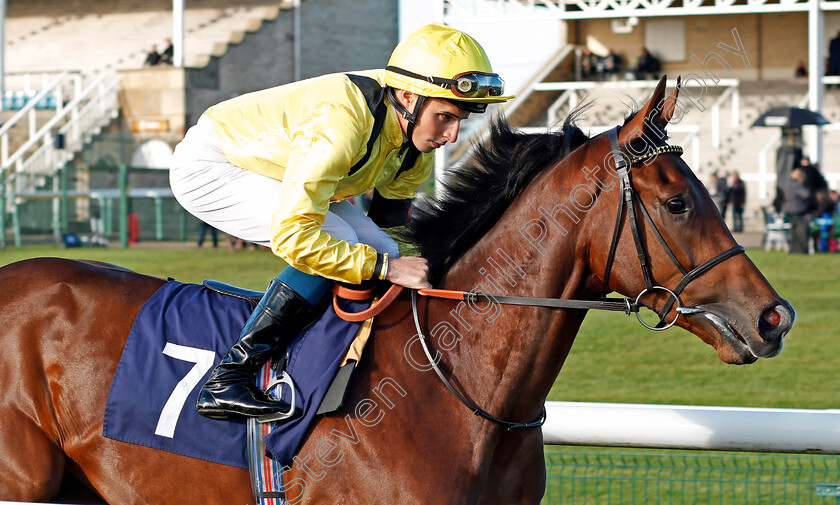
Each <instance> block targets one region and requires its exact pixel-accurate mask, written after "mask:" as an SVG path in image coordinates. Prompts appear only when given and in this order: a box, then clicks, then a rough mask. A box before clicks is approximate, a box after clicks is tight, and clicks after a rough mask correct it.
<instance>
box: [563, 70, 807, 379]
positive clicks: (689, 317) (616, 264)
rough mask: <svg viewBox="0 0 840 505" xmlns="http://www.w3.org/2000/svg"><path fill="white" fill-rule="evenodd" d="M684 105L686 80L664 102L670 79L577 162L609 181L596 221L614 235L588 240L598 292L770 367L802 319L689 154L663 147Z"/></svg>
mask: <svg viewBox="0 0 840 505" xmlns="http://www.w3.org/2000/svg"><path fill="white" fill-rule="evenodd" d="M678 96H679V80H678V81H677V86H676V88H675V89H674V91H673V93H671V94H670V95H669V96H666V95H665V77H663V78H662V79H661V80H660V81H659V84H658V86H657V87H656V90H655V91H654V93H653V95H652V96H651V97H650V99H649V100H648V101H647V102H646V103H645V104H644V105H643V106H642V107H641V108H640V109H639V111H638V112H636V113H635V114H633V115H632V116H631V117H630V118H629V119H627V120H626V121H625V124H624V125H622V126H620V127H616V128H615V129H613V130H611V131H609V132H607V133H604V134H601V135H599V136H598V137H597V138H595V139H593V141H591V142H589V143H587V144H586V145H584V146H582V148H581V149H579V151H581V152H579V153H575V154H576V156H580V157H585V159H587V160H592V159H595V160H598V161H601V162H602V163H603V164H604V166H605V167H608V169H607V170H605V172H607V173H609V175H610V178H609V180H604V181H603V182H602V184H601V185H602V186H603V187H602V188H601V189H602V191H601V195H602V196H606V195H608V194H609V195H610V196H609V197H608V198H607V199H606V201H604V202H599V206H600V209H598V212H596V213H593V214H594V215H593V217H596V215H597V217H598V218H599V219H601V220H603V219H608V220H609V219H612V220H615V231H614V234H613V235H612V236H609V235H606V236H605V235H604V234H603V233H601V234H593V235H591V236H592V242H591V244H590V245H589V247H588V249H589V250H590V251H591V252H592V253H591V255H590V266H591V270H592V272H593V275H594V276H596V279H593V282H594V283H595V284H597V283H600V284H601V285H602V286H603V287H604V289H603V292H604V293H606V292H608V291H616V292H618V293H621V294H623V295H625V296H629V297H631V298H634V299H636V300H638V301H639V302H640V303H642V304H644V305H645V306H647V307H650V308H651V309H652V310H654V311H656V312H658V313H659V317H660V318H661V319H662V321H665V322H667V323H671V322H674V323H675V324H676V325H678V326H680V327H682V328H685V329H686V330H688V331H690V332H691V333H694V334H695V335H697V336H698V337H700V338H701V339H702V340H703V341H705V342H706V343H708V344H710V345H711V346H713V347H714V348H715V349H716V350H717V353H718V356H719V357H720V359H721V360H722V361H724V362H726V363H732V364H745V363H752V362H754V361H756V359H758V358H769V357H773V356H775V355H777V354H778V353H779V352H781V350H782V345H783V338H784V336H785V335H786V334H787V333H788V332H789V331H790V329H791V328H792V326H793V324H794V321H795V318H796V315H795V311H794V310H793V307H792V306H791V305H790V304H789V303H788V302H787V301H786V300H785V299H783V298H782V297H780V296H779V294H778V293H776V291H775V290H774V289H773V288H772V287H771V286H770V284H769V283H768V282H767V280H766V279H765V278H764V276H763V275H762V274H761V273H760V272H759V271H758V269H757V268H756V266H755V265H754V264H753V263H752V261H750V259H749V258H748V257H747V255H746V254H742V253H743V248H741V247H740V246H738V245H737V243H736V241H735V239H734V238H733V236H732V234H731V233H730V232H729V229H728V228H727V227H726V224H725V223H724V220H723V218H722V217H721V215H720V212H719V211H718V209H717V207H716V205H715V204H714V202H713V201H712V199H711V197H710V196H709V193H708V191H707V190H706V189H705V187H704V186H703V184H702V183H701V182H700V181H699V180H698V179H697V177H696V176H695V175H694V173H693V172H692V171H691V169H690V168H689V167H688V165H687V164H686V163H685V162H684V161H683V160H682V158H681V157H680V156H679V154H680V153H681V152H682V149H681V148H679V147H678V146H669V145H668V144H667V143H666V139H667V136H666V135H665V126H666V125H667V124H668V122H669V121H671V120H672V119H673V118H674V116H675V114H676V113H677V111H678V108H677V106H678V104H679V103H678V100H677V99H678ZM607 183H609V184H610V185H611V186H607ZM605 189H609V190H610V191H603V190H605ZM607 202H612V203H607ZM616 208H618V209H619V211H618V212H619V213H621V214H623V216H621V215H619V216H618V218H616V210H615V209H616ZM593 210H594V209H593ZM596 221H597V219H596ZM600 226H601V228H603V223H601V224H600ZM660 326H661V324H660Z"/></svg>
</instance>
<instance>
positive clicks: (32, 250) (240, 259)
mask: <svg viewBox="0 0 840 505" xmlns="http://www.w3.org/2000/svg"><path fill="white" fill-rule="evenodd" d="M37 256H54V257H60V258H76V259H90V260H97V261H105V262H108V263H113V264H115V265H120V266H122V267H125V268H128V269H130V270H134V271H135V272H139V273H143V274H147V275H154V276H157V277H163V278H166V277H173V278H174V279H175V280H178V281H181V282H201V280H202V279H206V278H213V279H218V280H221V281H224V282H229V283H231V284H236V285H237V286H241V287H244V288H249V289H260V290H262V289H265V287H266V286H268V283H269V282H270V281H271V278H272V277H274V276H275V275H277V274H278V273H279V272H280V271H281V270H282V269H283V268H284V267H285V266H286V264H285V263H284V262H283V261H282V260H281V259H280V258H278V257H277V256H274V255H273V254H271V252H270V251H268V250H258V251H254V250H250V249H247V250H241V251H236V252H234V253H232V252H230V251H229V250H227V249H226V248H220V249H212V248H206V247H205V248H202V249H197V248H195V247H194V246H192V244H187V245H184V246H183V247H172V248H169V247H167V248H157V247H155V248H145V247H131V248H128V249H119V248H107V249H101V248H90V249H87V248H85V249H81V248H74V249H60V248H58V247H55V246H37V247H28V246H27V247H21V248H19V249H13V248H8V249H6V250H4V251H0V265H5V264H8V263H12V262H15V261H19V260H22V259H26V258H34V257H37Z"/></svg>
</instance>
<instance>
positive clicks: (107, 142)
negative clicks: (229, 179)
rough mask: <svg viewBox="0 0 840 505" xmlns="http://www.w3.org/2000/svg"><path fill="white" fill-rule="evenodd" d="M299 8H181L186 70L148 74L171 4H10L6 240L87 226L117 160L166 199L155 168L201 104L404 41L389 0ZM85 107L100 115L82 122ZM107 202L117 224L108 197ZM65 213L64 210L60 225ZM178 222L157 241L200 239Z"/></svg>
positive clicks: (199, 2) (254, 1) (147, 219)
mask: <svg viewBox="0 0 840 505" xmlns="http://www.w3.org/2000/svg"><path fill="white" fill-rule="evenodd" d="M293 7H294V5H293V3H292V2H288V1H285V2H280V1H269V0H242V1H237V2H235V3H231V2H224V1H221V0H191V1H190V2H186V8H185V12H184V14H183V19H184V35H185V41H184V46H183V54H184V62H185V64H184V66H183V67H175V66H168V65H163V66H161V65H159V66H155V67H145V68H144V67H143V62H144V60H145V57H146V53H147V51H148V50H149V48H150V46H151V45H152V44H154V45H156V46H157V48H158V50H162V49H163V47H164V44H165V41H166V39H167V38H173V35H172V33H173V12H172V2H167V1H160V0H119V1H108V2H106V1H94V2H79V1H74V0H38V1H24V0H20V1H15V0H11V1H9V2H8V9H7V20H6V27H7V28H6V40H7V45H6V47H7V48H6V55H7V56H6V60H5V69H6V89H7V95H9V99H8V100H6V101H5V102H6V103H4V105H6V106H5V107H4V108H5V109H7V110H4V111H3V112H2V113H0V119H2V121H3V127H2V128H0V139H2V140H0V142H2V145H3V148H2V153H3V154H2V166H3V168H4V174H5V175H6V178H7V179H6V181H5V184H4V190H3V196H2V197H0V200H3V201H0V205H3V206H5V207H6V211H7V218H6V219H5V220H3V221H0V238H2V239H4V240H5V238H6V235H7V233H9V227H6V223H10V224H12V226H11V228H13V229H14V239H15V242H19V241H20V235H21V234H24V235H27V234H42V235H44V234H46V235H49V234H50V233H52V235H53V236H54V237H58V236H59V228H61V229H62V230H64V231H66V230H65V228H66V227H65V226H63V224H66V226H67V227H69V229H70V230H71V231H74V230H78V231H83V230H85V229H86V228H87V226H88V225H87V219H88V214H89V210H88V209H89V202H88V201H87V199H86V198H84V195H86V194H87V193H86V192H90V191H93V190H100V189H117V182H118V181H117V179H118V178H117V175H116V174H117V172H118V167H119V166H120V165H127V166H130V167H131V170H130V171H129V172H130V173H129V174H128V185H130V186H131V187H132V189H133V190H136V189H137V188H138V186H137V183H136V182H135V181H134V180H135V179H137V178H140V179H142V180H143V181H144V184H146V183H148V184H152V185H153V186H152V187H149V188H146V187H145V186H139V188H141V189H150V190H151V189H154V188H158V189H162V190H167V189H168V181H167V175H166V172H165V170H159V169H165V168H167V166H168V156H169V155H171V151H172V148H173V147H174V146H175V144H176V143H177V142H178V141H179V140H180V139H181V138H182V137H183V134H184V132H185V131H186V129H187V128H188V127H189V126H190V125H191V124H193V123H194V122H195V120H196V119H197V118H198V116H199V115H200V114H201V112H203V110H204V109H206V108H207V107H208V106H210V105H212V104H214V103H217V102H219V101H221V100H224V99H227V98H230V97H232V96H235V95H239V94H242V93H246V92H249V91H254V90H257V89H262V88H266V87H270V86H276V85H279V84H283V83H286V82H290V81H293V80H295V78H298V77H299V78H306V77H311V76H315V75H320V74H323V73H328V72H337V71H347V70H357V69H364V68H375V67H381V66H383V65H384V63H385V62H386V61H387V58H388V56H389V55H390V51H391V50H392V49H393V47H394V45H395V44H396V42H397V40H398V33H397V25H396V18H397V6H396V4H395V2H393V1H387V0H374V1H371V2H365V3H364V4H363V5H351V4H350V3H349V2H345V1H338V0H306V1H305V2H303V3H301V4H300V7H298V12H297V15H296V13H295V10H294V8H293ZM296 28H297V31H296ZM38 93H41V94H40V95H39V94H38ZM103 97H107V98H103ZM30 102H31V103H30ZM26 104H29V105H28V106H27V105H26ZM21 107H28V109H31V110H20V109H21ZM71 109H72V110H71ZM82 111H85V113H86V114H87V115H88V116H96V117H90V118H89V119H88V120H87V121H86V122H85V124H83V125H82V124H81V122H80V121H78V120H77V116H78V115H80V112H82ZM57 134H60V135H57ZM59 136H60V137H61V142H60V143H59V142H58V137H59ZM59 145H61V147H58V146H59ZM65 166H66V167H67V169H66V170H62V169H63V168H64V167H65ZM141 173H142V174H143V175H142V176H140V175H137V174H141ZM154 174H157V175H154ZM100 184H105V187H102V186H99V185H100ZM132 193H133V194H135V195H136V194H137V191H132ZM100 194H102V193H100ZM155 194H156V195H158V196H157V197H160V195H161V194H164V195H165V191H163V192H161V191H156V192H155ZM71 196H75V197H76V198H71ZM59 199H63V200H62V201H61V202H59V201H58V200H59ZM68 200H69V201H68ZM147 200H148V198H140V197H136V198H132V199H131V206H132V209H131V210H132V212H135V213H137V214H139V219H140V230H141V234H142V235H143V236H144V238H151V239H158V238H159V237H160V234H159V233H157V230H156V228H157V226H156V218H155V216H154V212H151V211H148V209H144V207H149V206H154V208H155V209H156V210H157V209H159V208H160V207H161V205H160V202H157V201H147ZM103 203H104V204H105V205H106V206H108V207H109V208H110V207H113V212H110V213H109V215H111V216H113V219H115V220H116V221H117V223H119V222H122V221H123V218H122V217H121V216H120V215H119V212H118V209H117V207H118V203H117V202H116V200H113V199H111V198H108V199H106V201H104V202H103ZM65 210H66V212H67V213H68V214H69V215H67V216H65V215H62V216H60V217H56V213H61V212H64V211H65ZM169 210H171V211H172V212H180V209H179V208H177V206H176V208H174V209H167V211H169ZM185 219H186V221H187V223H186V224H185V225H184V224H179V221H181V220H179V219H172V220H166V221H165V225H166V229H165V230H164V233H163V236H164V238H166V239H173V238H181V237H183V236H184V233H183V228H186V229H187V230H188V232H189V234H194V233H195V232H197V230H198V224H197V223H195V222H194V221H193V220H192V218H190V217H187V218H185ZM107 228H108V226H107V224H106V229H107ZM112 228H113V229H114V230H116V229H117V228H118V226H112Z"/></svg>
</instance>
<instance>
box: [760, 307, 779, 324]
mask: <svg viewBox="0 0 840 505" xmlns="http://www.w3.org/2000/svg"><path fill="white" fill-rule="evenodd" d="M781 321H782V315H781V314H779V312H778V311H777V310H776V308H775V307H773V308H772V309H767V310H765V311H764V313H763V314H761V321H760V322H759V323H758V324H759V326H761V323H766V324H768V325H770V327H771V328H773V327H775V326H777V325H778V324H779V323H780V322H781Z"/></svg>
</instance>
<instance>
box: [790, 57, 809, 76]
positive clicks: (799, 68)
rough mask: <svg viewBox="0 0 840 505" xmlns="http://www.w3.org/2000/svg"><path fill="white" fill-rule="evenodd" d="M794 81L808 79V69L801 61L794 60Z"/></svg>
mask: <svg viewBox="0 0 840 505" xmlns="http://www.w3.org/2000/svg"><path fill="white" fill-rule="evenodd" d="M793 77H794V79H805V78H807V77H808V67H806V66H805V62H804V61H803V60H801V59H800V60H796V68H794V69H793Z"/></svg>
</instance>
